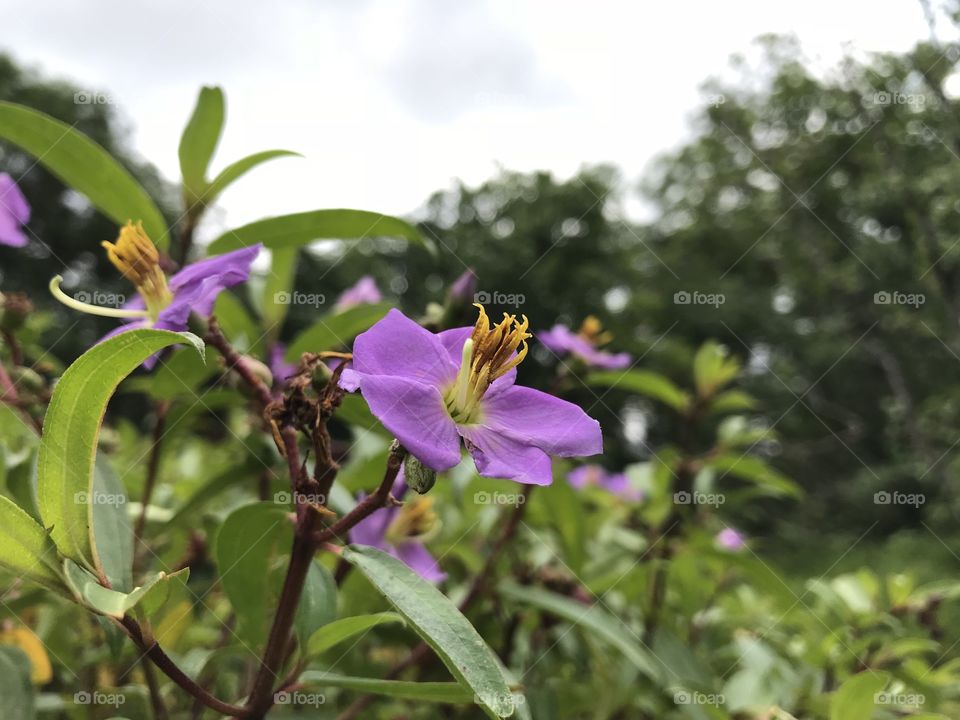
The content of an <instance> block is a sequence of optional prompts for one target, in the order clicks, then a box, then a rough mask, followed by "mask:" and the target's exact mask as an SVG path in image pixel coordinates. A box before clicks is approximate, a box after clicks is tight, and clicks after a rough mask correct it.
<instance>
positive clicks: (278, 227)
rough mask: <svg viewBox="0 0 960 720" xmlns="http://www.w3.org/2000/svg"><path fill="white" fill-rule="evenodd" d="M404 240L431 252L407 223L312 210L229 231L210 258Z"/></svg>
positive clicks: (357, 213) (212, 249) (213, 247)
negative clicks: (325, 243)
mask: <svg viewBox="0 0 960 720" xmlns="http://www.w3.org/2000/svg"><path fill="white" fill-rule="evenodd" d="M385 236H391V237H402V238H406V239H407V240H409V241H410V242H412V243H415V244H417V245H421V246H423V247H426V248H427V249H432V247H433V245H432V243H430V242H429V241H428V240H427V239H426V238H424V237H423V235H421V234H420V231H419V230H417V229H416V228H415V227H414V226H413V225H411V224H410V223H408V222H407V221H406V220H401V219H400V218H395V217H391V216H390V215H381V214H380V213H376V212H368V211H366V210H342V209H337V210H313V211H310V212H302V213H294V214H293V215H280V216H278V217H271V218H266V219H264V220H258V221H256V222H253V223H250V224H249V225H244V226H243V227H239V228H236V229H234V230H228V231H227V232H225V233H224V234H223V235H221V236H220V237H218V238H217V239H216V240H214V241H213V242H212V243H210V246H209V248H207V252H208V253H209V254H211V255H216V254H218V253H222V252H227V251H228V250H238V249H240V248H243V247H249V246H251V245H255V244H256V243H263V244H264V247H268V248H270V249H271V250H273V249H276V248H289V247H302V246H304V245H307V244H309V243H311V242H313V241H314V240H361V239H363V238H368V237H385Z"/></svg>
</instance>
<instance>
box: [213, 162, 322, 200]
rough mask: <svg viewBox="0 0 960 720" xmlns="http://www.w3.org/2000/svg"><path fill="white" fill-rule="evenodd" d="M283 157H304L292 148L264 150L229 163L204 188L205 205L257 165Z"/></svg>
mask: <svg viewBox="0 0 960 720" xmlns="http://www.w3.org/2000/svg"><path fill="white" fill-rule="evenodd" d="M281 157H303V156H302V155H301V154H300V153H295V152H293V151H291V150H264V151H263V152H258V153H254V154H253V155H247V157H245V158H241V159H240V160H237V161H236V162H235V163H231V164H230V165H227V167H225V168H224V169H223V170H221V171H220V174H219V175H217V176H216V177H215V178H214V179H213V180H211V181H210V184H209V185H208V186H207V188H206V190H204V192H203V195H202V200H203V203H204V204H205V205H210V204H212V203H214V202H215V201H216V199H217V198H218V197H219V196H220V193H222V192H223V191H224V190H225V189H226V188H227V186H228V185H230V184H232V183H233V182H234V181H236V180H239V179H240V178H241V177H243V176H244V175H246V174H247V173H248V172H250V171H251V170H253V168H255V167H256V166H257V165H260V164H261V163H265V162H267V161H268V160H273V159H275V158H281Z"/></svg>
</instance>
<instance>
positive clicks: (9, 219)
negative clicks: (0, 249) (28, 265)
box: [0, 173, 30, 247]
mask: <svg viewBox="0 0 960 720" xmlns="http://www.w3.org/2000/svg"><path fill="white" fill-rule="evenodd" d="M28 220H30V205H29V204H28V203H27V199H26V198H25V197H24V196H23V193H22V192H20V188H19V187H17V184H16V183H15V182H14V181H13V178H12V177H10V176H9V175H8V174H7V173H0V245H9V246H11V247H23V246H24V245H26V244H27V241H28V240H27V236H26V233H24V232H23V231H22V230H21V229H20V226H21V225H25V224H26V223H27V221H28Z"/></svg>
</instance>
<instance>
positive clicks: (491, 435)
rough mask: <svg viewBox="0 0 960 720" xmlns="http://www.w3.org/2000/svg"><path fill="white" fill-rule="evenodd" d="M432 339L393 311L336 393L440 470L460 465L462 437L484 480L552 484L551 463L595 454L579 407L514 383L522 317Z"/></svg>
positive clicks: (370, 335) (521, 349)
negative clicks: (350, 395) (358, 402)
mask: <svg viewBox="0 0 960 720" xmlns="http://www.w3.org/2000/svg"><path fill="white" fill-rule="evenodd" d="M477 307H479V308H480V317H479V319H478V320H477V324H476V326H475V327H473V328H469V327H463V328H456V329H454V330H446V331H444V332H441V333H439V334H433V333H431V332H429V331H427V330H425V329H424V328H422V327H421V326H420V325H418V324H417V323H415V322H414V321H413V320H411V319H410V318H408V317H406V316H405V315H404V314H403V313H401V312H399V311H398V310H391V311H390V312H389V313H387V315H386V317H384V318H383V319H382V320H380V321H379V322H378V323H377V324H376V325H374V326H373V327H372V328H370V329H369V330H367V331H366V332H365V333H362V334H361V335H360V336H358V337H357V339H356V342H355V343H354V348H353V367H352V368H347V369H346V370H344V372H343V375H342V376H341V378H340V385H341V387H343V388H344V389H346V390H348V391H351V392H352V391H354V390H357V389H358V388H359V389H360V390H361V391H362V393H363V396H364V398H365V399H366V401H367V404H368V405H369V406H370V410H371V411H372V412H373V414H374V415H375V416H376V417H377V418H379V419H380V421H381V422H382V423H383V424H384V426H385V427H386V428H387V429H388V430H389V431H390V432H392V433H393V434H394V435H395V436H396V437H397V439H398V440H399V441H400V442H401V443H402V444H403V446H404V447H405V448H406V449H407V450H409V451H410V452H411V453H412V454H413V455H414V456H415V457H416V458H417V459H419V460H420V461H421V462H422V463H423V464H424V465H426V466H427V467H429V468H432V469H433V470H436V471H437V472H440V471H443V470H448V469H450V468H452V467H454V466H455V465H457V464H458V463H459V462H460V439H461V438H463V440H464V442H465V444H466V447H467V450H469V452H470V454H471V455H472V456H473V460H474V462H475V463H476V466H477V471H478V472H479V473H480V474H481V475H484V476H486V477H496V478H506V479H510V480H516V481H518V482H522V483H532V484H536V485H549V484H550V483H551V482H552V481H553V472H552V468H551V462H550V456H551V455H558V456H562V457H573V456H582V455H596V454H597V453H600V452H602V450H603V438H602V435H601V433H600V425H599V423H597V421H596V420H593V419H592V418H590V417H588V416H587V415H586V413H584V412H583V410H581V409H580V408H579V407H578V406H576V405H573V404H572V403H569V402H566V401H564V400H560V399H559V398H555V397H553V396H552V395H548V394H546V393H543V392H540V391H538V390H533V389H532V388H526V387H520V386H517V385H514V380H515V379H516V374H517V371H516V366H517V365H519V364H520V362H521V361H522V360H523V358H524V357H525V356H526V354H527V343H526V339H527V338H528V337H530V335H529V333H527V332H526V330H527V319H526V318H524V319H523V322H522V323H521V322H519V321H517V319H516V317H514V316H512V315H507V314H504V319H503V321H502V322H500V323H498V324H497V325H495V326H494V327H493V328H491V327H490V321H489V320H488V319H487V314H486V312H485V311H484V309H483V307H482V306H480V305H478V306H477Z"/></svg>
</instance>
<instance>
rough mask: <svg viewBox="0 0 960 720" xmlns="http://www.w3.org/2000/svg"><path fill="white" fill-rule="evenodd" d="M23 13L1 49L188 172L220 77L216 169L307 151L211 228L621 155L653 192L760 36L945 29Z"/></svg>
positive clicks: (300, 0)
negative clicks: (648, 177)
mask: <svg viewBox="0 0 960 720" xmlns="http://www.w3.org/2000/svg"><path fill="white" fill-rule="evenodd" d="M5 4H7V5H8V6H10V5H14V6H15V7H13V8H11V7H8V8H7V9H6V11H5V12H4V13H3V25H4V28H3V36H2V38H0V47H4V48H5V49H7V50H10V51H12V52H13V54H14V55H15V57H17V58H18V59H19V60H20V61H21V62H25V63H27V64H30V65H33V66H36V67H38V68H40V69H42V70H44V71H46V72H49V73H52V74H55V75H60V76H64V77H68V78H71V79H73V80H75V81H76V82H78V83H79V85H80V86H82V87H85V88H90V89H91V90H101V91H105V92H108V93H110V95H111V100H112V101H113V102H115V103H116V104H117V105H118V106H119V107H120V109H121V111H122V113H123V115H124V117H125V118H126V119H127V120H128V121H129V122H130V124H131V127H132V129H133V144H134V147H135V148H136V150H137V151H139V152H140V153H141V154H143V155H144V156H145V157H147V158H148V159H149V160H151V161H152V162H154V163H155V164H156V165H158V166H159V167H160V168H161V170H162V171H163V172H164V173H165V174H166V175H167V176H168V177H169V178H171V179H175V178H176V177H177V176H178V165H177V142H178V139H179V134H180V131H181V129H182V127H183V125H184V123H185V121H186V119H187V117H188V115H189V113H190V110H191V107H192V104H193V101H194V99H195V95H196V91H197V88H198V87H199V86H200V85H201V84H205V83H206V84H219V85H221V86H222V87H223V88H224V89H225V90H226V93H227V113H228V118H227V128H226V133H225V136H224V138H223V141H222V143H221V145H220V149H219V152H218V155H217V157H216V158H215V159H214V171H216V170H219V168H220V167H222V166H223V165H224V164H226V163H228V162H231V161H233V160H235V159H237V158H238V157H240V156H241V155H245V154H248V153H250V152H253V151H257V150H262V149H268V148H278V147H279V148H287V149H291V150H296V151H299V152H301V153H303V154H304V155H305V156H306V158H305V159H302V160H300V159H289V160H278V161H276V162H275V163H273V164H271V165H268V166H264V167H263V168H262V169H259V170H257V171H255V173H253V174H251V175H250V176H248V177H247V178H245V179H244V180H243V181H242V182H241V183H238V184H237V185H236V186H234V187H233V188H232V189H231V190H229V191H228V192H227V193H226V194H225V195H224V196H223V198H222V202H221V212H220V213H219V214H218V216H216V217H214V218H213V219H212V221H211V224H212V227H208V228H207V229H206V230H207V231H206V233H205V234H207V235H209V234H210V233H212V232H214V231H215V230H216V229H217V228H222V227H224V226H235V225H239V224H242V223H244V222H248V221H250V220H253V219H256V218H258V217H261V216H264V215H275V214H281V213H285V212H295V211H299V210H311V209H316V208H322V207H357V208H363V209H370V210H378V211H382V212H388V213H395V214H409V213H411V212H413V211H414V210H416V209H417V208H418V207H419V206H420V205H421V204H422V203H423V201H424V200H425V199H426V198H427V196H428V195H429V194H430V193H431V192H432V191H434V190H437V189H440V188H444V187H448V186H449V185H450V184H451V182H452V179H453V178H457V177H459V178H463V179H464V180H466V181H467V182H470V183H478V182H481V181H483V180H484V179H486V178H488V177H489V176H491V175H492V174H493V173H494V172H495V171H496V169H497V167H498V166H504V167H507V168H510V169H518V170H533V169H541V168H546V169H551V170H555V171H556V172H558V173H559V174H561V175H569V174H571V173H572V172H574V171H575V170H576V169H577V168H578V167H579V166H580V165H582V164H583V163H594V162H613V163H615V164H617V165H619V166H620V167H621V168H623V169H624V172H625V174H626V176H627V177H628V178H630V179H631V180H635V179H637V178H638V177H640V175H641V174H642V172H643V170H644V167H645V165H646V164H647V163H648V162H649V161H650V160H651V159H652V158H653V157H655V156H656V155H657V154H658V153H660V152H663V151H664V150H668V149H670V148H671V147H673V146H675V145H676V144H677V143H678V142H679V141H681V140H682V139H683V138H684V136H685V133H686V132H688V131H689V119H690V117H691V115H692V113H693V112H694V111H695V110H696V108H697V107H698V106H699V105H701V104H702V103H703V102H704V98H705V95H704V93H703V92H702V91H701V90H700V85H701V84H702V82H703V81H704V80H705V79H706V78H708V77H710V76H711V75H715V74H717V73H722V72H723V71H724V68H725V67H726V66H727V59H728V57H729V56H730V55H731V54H732V53H737V52H746V53H749V51H750V48H751V46H752V45H753V42H752V41H753V39H754V38H755V37H757V36H758V35H761V34H763V33H769V32H776V33H793V34H795V35H796V36H797V37H798V38H799V40H800V42H801V44H802V46H803V48H804V51H805V53H806V54H807V55H808V56H809V57H810V58H811V61H812V62H813V63H814V64H819V65H820V66H822V67H828V66H829V65H830V64H831V63H833V62H834V61H836V59H838V58H839V57H840V56H841V55H842V54H843V52H844V51H845V50H850V51H854V52H856V53H858V54H863V53H867V52H871V51H882V50H906V49H908V48H909V47H910V46H912V45H913V43H914V42H916V41H917V40H918V39H922V38H924V37H927V36H929V28H928V26H927V24H926V22H925V19H924V15H923V12H922V9H921V5H920V3H919V2H918V0H884V1H883V2H882V3H878V2H876V0H806V1H805V2H783V1H782V0H781V1H779V2H778V1H771V0H741V1H737V0H733V1H732V2H726V3H716V2H706V1H700V2H657V3H652V2H627V1H621V2H603V1H601V0H591V1H590V2H569V3H558V2H524V1H521V0H504V1H502V2H501V1H500V0H489V1H487V2H470V3H467V2H450V1H449V0H448V1H442V0H435V1H434V2H427V1H425V0H391V1H390V2H387V1H386V0H365V1H358V2H349V3H348V2H343V3H334V2H318V1H317V0H290V1H288V2H246V1H241V0H230V1H229V2H228V1H226V0H205V1H204V2H197V1H196V0H167V1H166V2H162V3H159V2H158V3H142V2H141V3H137V2H129V0H84V2H79V3H65V2H48V1H43V0H32V1H31V2H25V1H24V0H14V2H12V3H11V1H10V0H6V3H5ZM943 31H944V34H946V33H947V32H948V29H947V28H946V27H945V26H944V27H943Z"/></svg>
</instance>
